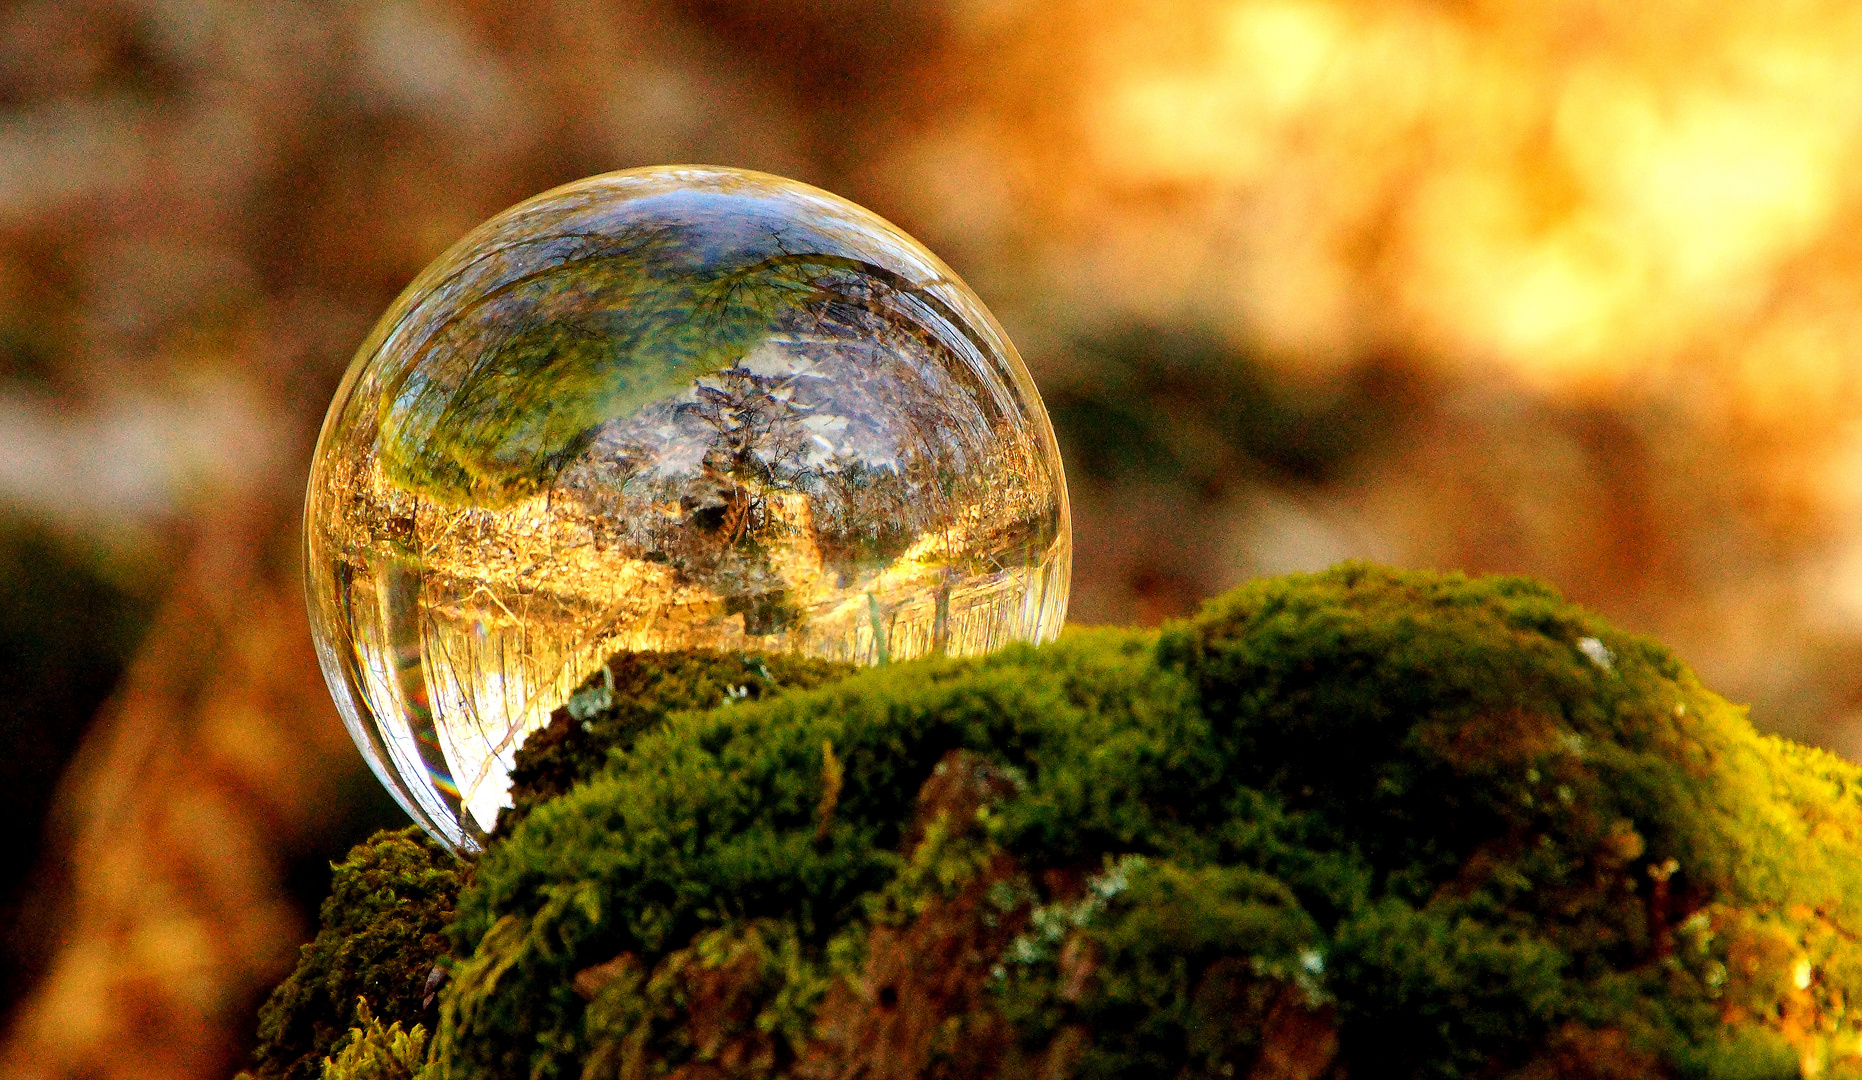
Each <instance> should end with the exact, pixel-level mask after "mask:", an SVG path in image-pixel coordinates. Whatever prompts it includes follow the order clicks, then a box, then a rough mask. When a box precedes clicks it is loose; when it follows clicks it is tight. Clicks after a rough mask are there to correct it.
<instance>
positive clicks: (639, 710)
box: [496, 650, 853, 836]
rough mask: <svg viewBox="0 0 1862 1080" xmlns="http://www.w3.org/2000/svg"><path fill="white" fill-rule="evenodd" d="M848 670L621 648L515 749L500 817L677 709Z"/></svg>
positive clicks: (762, 693) (580, 775)
mask: <svg viewBox="0 0 1862 1080" xmlns="http://www.w3.org/2000/svg"><path fill="white" fill-rule="evenodd" d="M852 671H853V668H852V667H851V666H850V665H847V664H837V663H833V662H831V661H827V660H811V659H806V658H802V657H795V656H749V655H745V654H742V653H720V652H712V651H708V650H693V651H689V652H672V653H620V654H617V655H616V656H614V657H612V658H610V659H609V660H608V662H607V663H606V664H604V665H603V666H602V667H601V668H600V669H598V670H597V671H595V672H594V673H593V674H591V675H590V676H589V677H588V678H587V679H586V680H584V681H583V683H582V685H581V686H579V687H578V688H577V689H576V692H575V694H574V695H572V696H571V697H570V699H569V701H568V702H567V703H565V704H564V705H563V706H562V707H561V708H559V709H557V710H556V711H555V712H553V713H551V714H550V722H549V725H548V726H547V727H545V728H544V729H543V730H541V731H537V732H534V733H532V734H531V735H530V737H529V738H527V739H525V740H524V745H523V746H521V747H519V748H518V751H517V762H516V765H515V767H514V768H513V769H512V770H511V802H512V806H511V807H510V808H508V809H506V810H505V811H504V812H502V813H501V814H500V815H499V816H498V828H497V830H496V835H498V836H504V835H507V834H509V832H510V831H511V829H512V828H514V827H515V826H516V825H517V823H518V822H519V821H522V820H523V819H524V818H525V817H526V816H527V815H528V814H529V813H530V811H531V810H532V809H534V808H535V807H536V806H537V805H538V804H540V803H544V802H547V801H549V800H550V799H554V798H556V797H557V796H559V795H561V794H563V793H564V792H566V791H568V790H569V789H570V788H571V787H573V786H575V785H576V784H577V783H578V782H580V781H582V780H585V779H587V778H588V777H590V776H592V775H594V774H595V773H596V772H598V771H599V770H600V769H601V767H602V766H603V765H605V764H607V760H608V755H609V754H610V753H615V752H625V751H626V750H627V749H628V748H629V747H631V746H632V745H633V743H634V739H635V738H637V737H638V736H639V735H640V734H641V733H642V732H644V731H646V730H648V729H649V728H651V727H652V726H653V725H655V724H657V723H659V722H660V721H661V720H664V719H665V718H666V716H667V714H668V713H672V712H675V711H678V710H680V709H710V708H715V707H717V706H719V705H722V704H725V703H727V702H728V703H731V704H736V703H738V702H745V701H760V700H762V699H763V698H765V697H768V696H770V695H771V694H774V693H776V692H777V691H779V690H782V689H793V688H807V687H812V686H819V685H821V684H822V683H824V682H831V681H833V680H835V679H839V678H843V677H845V676H846V675H847V674H849V673H850V672H852Z"/></svg>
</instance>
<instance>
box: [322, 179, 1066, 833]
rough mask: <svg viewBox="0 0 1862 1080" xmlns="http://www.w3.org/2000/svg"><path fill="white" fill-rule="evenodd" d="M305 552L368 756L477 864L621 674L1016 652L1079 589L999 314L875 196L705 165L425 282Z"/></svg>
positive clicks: (399, 316) (326, 657)
mask: <svg viewBox="0 0 1862 1080" xmlns="http://www.w3.org/2000/svg"><path fill="white" fill-rule="evenodd" d="M305 540H306V554H307V562H306V568H307V583H308V590H309V604H310V613H311V624H312V629H313V632H314V635H315V638H316V643H317V651H318V656H319V658H320V660H321V662H322V665H323V672H324V676H325V678H326V679H327V680H328V682H329V684H330V687H331V690H332V693H333V694H334V696H335V698H336V702H337V705H338V707H339V708H340V710H341V712H342V714H343V717H344V719H345V721H346V722H347V724H348V727H349V731H350V734H351V735H352V736H354V738H355V740H356V743H357V745H358V746H359V747H360V748H361V749H362V752H363V754H364V756H365V757H367V759H368V762H369V764H370V766H371V767H372V768H373V769H374V771H375V773H376V775H377V776H378V777H380V778H381V780H382V782H383V783H384V784H385V785H386V786H387V788H388V790H389V791H390V792H391V793H393V795H394V796H395V798H396V800H397V801H399V802H400V804H401V805H402V807H403V808H405V809H406V810H407V812H408V813H409V814H410V815H412V816H413V818H414V819H415V820H416V821H418V822H420V824H421V825H423V826H424V827H425V828H426V829H427V830H428V831H429V832H431V833H432V834H433V835H434V836H435V837H437V838H438V839H440V840H441V841H442V842H444V843H446V844H448V845H450V846H452V847H453V848H454V849H455V850H468V851H469V850H473V849H475V848H477V847H478V846H479V845H480V844H481V843H482V841H483V838H484V837H485V835H486V833H487V832H488V831H489V830H490V829H491V827H492V826H493V825H494V824H495V821H496V818H497V814H498V811H499V809H500V808H501V807H502V806H504V805H507V804H508V801H509V798H508V790H509V771H510V769H511V766H512V762H513V757H514V755H515V753H516V751H517V748H518V746H519V745H520V744H521V743H522V742H523V740H524V737H525V736H526V735H527V734H528V733H529V732H531V731H534V730H536V729H537V728H539V727H541V726H543V725H544V724H545V723H547V722H548V720H549V717H550V714H551V712H552V711H553V710H555V709H556V708H558V707H559V706H561V705H563V704H564V702H565V700H566V699H567V698H568V697H569V696H570V695H571V694H572V693H573V692H574V691H575V689H576V687H577V686H578V685H579V684H581V683H582V682H583V681H584V680H585V679H586V678H587V677H588V676H589V675H590V673H592V672H594V671H596V670H597V669H598V668H599V667H600V666H601V665H602V664H603V662H604V661H605V660H606V659H607V658H608V657H609V656H610V655H612V654H614V653H616V652H619V651H622V650H666V649H686V648H712V649H729V650H746V651H763V652H791V653H801V654H806V655H810V656H818V657H827V658H832V659H839V660H848V661H854V662H858V663H866V664H875V663H881V664H883V663H886V662H889V661H898V660H904V659H908V658H911V657H916V656H923V655H926V654H930V653H939V652H941V653H944V654H947V655H954V656H963V655H971V654H976V653H982V652H987V651H989V650H991V649H995V648H997V647H999V646H1001V645H1003V644H1006V643H1008V642H1012V641H1041V640H1046V639H1049V638H1052V637H1053V636H1054V635H1055V634H1056V633H1057V632H1058V631H1059V628H1060V624H1061V621H1062V619H1063V618H1064V617H1065V614H1066V607H1067V587H1068V577H1069V574H1070V572H1071V566H1072V550H1071V532H1070V524H1069V518H1068V510H1067V490H1066V481H1065V478H1064V477H1063V476H1062V474H1061V464H1060V455H1059V451H1058V450H1057V448H1056V446H1055V443H1054V434H1053V429H1052V427H1051V426H1050V425H1049V423H1048V419H1047V414H1046V411H1045V410H1044V409H1043V408H1042V405H1041V398H1040V395H1039V394H1038V393H1037V392H1036V390H1035V387H1034V383H1033V381H1032V380H1031V379H1030V378H1029V376H1028V371H1027V369H1026V368H1025V367H1024V366H1023V365H1022V362H1021V359H1020V358H1019V357H1018V356H1017V355H1016V353H1015V349H1014V346H1012V345H1011V344H1009V341H1008V338H1007V336H1006V335H1005V334H1004V333H1003V331H1002V328H1001V327H1000V326H999V325H998V324H997V323H996V320H995V319H994V317H992V316H991V315H990V313H989V311H988V309H986V308H985V307H984V306H983V304H982V301H980V300H979V299H977V297H976V294H975V293H973V292H971V291H970V289H969V288H968V287H967V286H966V285H964V283H963V282H962V281H960V280H959V279H958V278H957V275H956V274H954V273H952V272H951V270H950V268H949V267H947V266H945V265H944V264H943V263H942V262H940V261H939V260H938V259H937V257H936V256H934V255H932V254H931V253H930V252H929V251H927V250H925V248H924V247H923V246H921V245H920V244H919V243H918V242H917V241H915V240H913V239H912V238H911V237H910V236H907V235H906V234H905V233H904V232H902V231H901V230H899V229H898V228H897V227H895V226H893V225H891V224H889V223H888V222H886V221H884V220H883V219H881V218H880V217H878V216H877V215H875V214H873V213H872V212H870V211H868V210H865V209H863V208H861V207H859V206H856V205H854V204H853V203H850V202H848V201H846V200H844V199H841V198H839V197H837V196H834V195H831V194H829V193H827V192H825V191H821V190H819V189H817V188H813V187H809V186H807V185H805V184H801V183H797V182H794V181H790V180H784V179H781V178H779V177H775V176H769V175H765V174H761V173H753V172H745V171H740V170H734V169H720V168H701V167H661V168H651V169H636V170H632V171H628V172H619V173H610V174H607V175H603V176H596V177H592V178H590V179H587V180H582V181H578V182H576V183H573V184H569V185H567V186H564V187H560V188H557V189H555V190H553V191H550V192H546V193H545V194H542V195H539V196H537V197H535V198H533V199H530V200H529V201H527V202H524V203H520V204H518V205H517V206H515V207H512V208H511V209H509V210H506V211H505V212H504V213H502V214H499V215H498V216H497V217H494V218H492V219H491V220H490V221H488V222H486V223H485V224H483V225H481V226H479V227H478V228H477V229H476V230H474V231H473V232H472V233H470V234H469V235H467V236H466V237H465V238H464V239H463V240H461V241H460V242H459V243H458V244H456V245H454V247H453V248H452V249H451V250H450V251H448V252H446V253H445V254H444V255H442V256H441V257H440V258H439V259H438V260H437V261H436V262H434V263H433V264H432V265H431V266H429V267H428V268H427V269H426V270H425V271H424V272H422V273H421V274H420V276H419V277H418V278H416V279H415V281H414V282H413V284H412V285H410V286H409V287H408V288H407V290H406V291H405V292H404V293H402V294H401V296H400V298H399V299H398V300H396V301H395V303H394V305H393V306H392V307H391V308H390V309H389V310H388V313H387V314H386V315H384V316H383V317H382V320H381V322H380V323H379V324H378V325H377V326H376V327H375V330H374V332H373V333H372V334H370V336H369V337H368V339H367V340H366V341H365V342H364V343H363V344H362V347H361V349H360V350H359V351H358V352H357V354H356V358H355V360H354V362H353V363H352V364H351V365H350V367H349V371H348V374H347V375H346V377H345V378H344V379H343V382H342V385H341V387H340V388H339V389H338V390H337V393H336V398H335V400H334V401H333V402H332V403H331V405H330V411H329V414H328V416H327V417H326V418H325V420H324V424H323V430H322V434H321V436H320V437H319V439H318V441H317V449H316V454H315V457H314V459H313V460H312V463H311V473H310V485H309V494H308V496H307V499H306V506H305Z"/></svg>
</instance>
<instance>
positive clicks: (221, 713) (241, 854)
mask: <svg viewBox="0 0 1862 1080" xmlns="http://www.w3.org/2000/svg"><path fill="white" fill-rule="evenodd" d="M280 523H281V517H280V515H278V514H277V513H276V512H274V511H271V510H268V509H260V510H254V509H251V508H241V509H237V510H234V511H233V512H231V513H228V514H225V515H223V516H222V517H221V518H220V519H219V520H217V521H212V522H208V523H206V524H204V525H203V526H202V528H201V531H200V532H199V534H198V535H197V536H196V538H195V540H194V542H193V545H192V551H191V553H190V555H189V557H188V559H187V562H186V565H185V566H184V567H182V568H181V569H180V571H179V573H178V575H177V577H178V580H177V582H176V585H175V587H174V589H173V591H172V593H171V594H170V596H169V597H168V598H167V600H166V601H165V602H164V606H163V609H162V611H161V613H160V614H159V615H158V617H157V619H156V622H155V625H154V626H153V627H152V628H151V630H150V632H149V635H148V637H147V639H146V640H145V642H144V644H143V647H142V649H141V651H140V653H139V654H138V656H137V658H136V660H135V661H134V663H133V664H132V665H131V668H130V670H129V672H128V674H127V675H126V676H125V678H124V680H123V683H122V685H121V686H120V688H119V690H118V692H117V694H116V696H115V697H114V698H113V699H112V700H111V701H110V702H109V703H108V704H106V705H105V707H104V709H103V712H102V714H101V715H100V716H99V718H98V720H97V722H96V723H95V724H94V725H93V727H92V729H91V731H90V732H89V734H88V735H87V736H86V740H85V743H84V745H83V746H82V748H81V749H80V750H79V752H78V755H77V758H76V760H75V761H74V763H73V765H72V767H71V768H70V770H69V771H68V773H67V774H66V776H65V778H64V780H63V782H62V787H61V790H60V793H59V797H58V803H57V805H56V807H55V808H54V810H53V823H52V840H51V843H52V845H53V847H54V850H55V851H56V853H57V856H56V857H57V858H58V859H59V860H60V864H61V865H60V867H59V869H60V871H61V872H62V874H63V877H64V882H63V896H62V901H63V902H62V904H61V905H60V910H59V913H58V915H57V917H56V918H55V919H54V920H53V922H54V923H55V925H56V933H57V935H58V938H59V940H58V942H57V943H56V944H55V945H54V947H53V948H52V950H51V953H52V956H51V960H50V963H49V965H48V969H47V973H46V975H45V977H44V978H43V980H42V981H41V982H40V984H39V985H38V986H37V987H36V988H34V990H33V991H32V992H31V993H30V994H29V995H28V996H27V998H26V999H25V1000H24V1001H23V1002H22V1003H21V1007H20V1009H19V1012H18V1013H17V1014H16V1017H15V1021H14V1026H13V1028H12V1030H11V1031H10V1032H9V1033H8V1036H7V1038H6V1041H5V1043H4V1046H0V1073H4V1074H5V1075H8V1076H14V1077H21V1078H31V1077H53V1076H85V1077H96V1078H105V1077H146V1078H151V1080H152V1078H157V1077H160V1078H164V1080H182V1078H193V1077H202V1078H205V1077H210V1076H224V1075H226V1074H227V1073H229V1072H230V1071H231V1070H232V1069H233V1068H234V1067H235V1066H236V1061H235V1058H236V1056H237V1055H238V1054H239V1053H240V1052H241V1051H242V1049H243V1047H244V1046H245V1045H246V1043H247V1042H248V1041H249V1040H250V1038H251V1037H252V1034H251V1032H250V1031H249V1030H247V1029H248V1028H249V1027H250V1026H251V1022H252V1015H253V1011H252V1010H253V1006H254V1004H255V1001H256V999H257V998H258V997H259V996H260V995H261V994H263V993H264V992H265V990H266V989H268V988H269V987H270V986H271V984H272V983H274V982H276V981H277V979H278V978H279V976H280V975H281V974H282V973H283V972H284V971H285V970H287V969H288V968H289V966H290V964H291V962H292V961H293V959H294V957H295V954H296V951H297V950H296V944H297V942H298V941H299V940H301V939H302V938H304V937H305V921H304V916H303V913H302V912H301V911H299V910H298V908H297V906H296V905H295V904H294V903H293V902H292V901H291V899H290V897H289V895H288V894H287V892H286V888H285V885H286V876H287V872H288V870H289V868H290V864H291V859H292V857H293V856H294V855H299V854H302V853H303V852H304V850H305V849H306V847H307V845H309V844H310V843H311V842H312V841H313V838H314V837H315V836H316V834H317V833H318V832H319V831H321V830H327V829H328V828H329V827H330V825H331V822H332V819H333V818H336V817H337V816H338V815H340V814H341V813H342V808H343V807H344V806H345V805H346V804H347V803H349V802H352V801H353V799H345V798H344V797H343V795H344V792H345V787H346V786H348V787H349V789H350V790H351V791H353V789H354V783H355V780H356V775H355V774H356V773H357V772H358V771H359V769H360V765H361V763H360V761H359V760H358V759H357V758H356V756H355V752H354V750H353V748H352V747H351V745H350V743H349V740H348V739H347V738H346V737H345V735H344V733H343V729H342V725H341V723H340V721H339V720H338V718H337V717H336V715H335V712H334V709H333V707H332V706H331V704H330V698H329V695H328V693H327V692H326V691H325V690H324V687H323V682H322V679H321V678H320V677H318V675H317V666H316V660H315V656H314V653H313V651H312V646H311V643H310V637H309V630H308V627H307V624H306V621H305V617H304V607H303V602H302V593H301V589H300V586H299V585H298V580H299V577H298V573H297V569H298V567H297V560H296V559H295V558H285V559H280V558H278V557H277V552H278V550H279V548H280V544H279V538H280V537H281V536H288V535H295V532H294V530H289V529H283V528H280V527H279V525H280Z"/></svg>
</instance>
